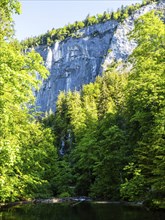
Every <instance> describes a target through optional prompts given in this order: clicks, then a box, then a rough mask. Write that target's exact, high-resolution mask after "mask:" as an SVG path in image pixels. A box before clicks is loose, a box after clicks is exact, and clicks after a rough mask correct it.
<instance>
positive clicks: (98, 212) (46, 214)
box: [0, 202, 165, 220]
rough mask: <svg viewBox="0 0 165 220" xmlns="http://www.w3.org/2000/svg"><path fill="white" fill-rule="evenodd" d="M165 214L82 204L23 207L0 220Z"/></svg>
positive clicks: (144, 219)
mask: <svg viewBox="0 0 165 220" xmlns="http://www.w3.org/2000/svg"><path fill="white" fill-rule="evenodd" d="M164 219H165V212H160V211H159V212H158V211H156V212H148V211H146V210H144V209H142V208H137V207H136V208H135V207H128V206H122V205H120V204H110V203H105V204H97V203H87V202H82V203H79V204H77V205H75V206H72V205H71V204H64V203H60V204H36V205H35V204H33V205H22V206H17V207H13V208H11V209H9V210H8V211H6V212H2V213H0V220H164Z"/></svg>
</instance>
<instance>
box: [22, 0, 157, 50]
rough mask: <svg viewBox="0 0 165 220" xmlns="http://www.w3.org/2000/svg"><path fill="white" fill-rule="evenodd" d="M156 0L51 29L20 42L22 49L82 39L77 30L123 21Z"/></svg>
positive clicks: (146, 0) (149, 0)
mask: <svg viewBox="0 0 165 220" xmlns="http://www.w3.org/2000/svg"><path fill="white" fill-rule="evenodd" d="M157 1H158V0H145V1H143V3H142V4H140V3H136V4H134V5H130V6H125V7H124V6H122V7H121V8H119V9H118V10H117V11H116V12H109V11H107V12H106V11H105V12H104V13H103V14H97V15H96V16H90V15H88V16H87V17H86V18H85V20H84V21H76V22H75V23H74V24H68V25H66V26H64V27H63V28H58V29H54V28H53V29H52V30H50V31H47V33H45V34H42V35H39V36H36V37H29V38H27V39H25V40H23V41H22V42H21V44H22V45H23V47H24V48H30V47H33V46H38V45H52V44H53V43H54V42H56V41H63V40H65V39H66V38H68V37H76V38H79V37H82V34H80V33H79V32H78V30H80V29H82V28H85V27H88V26H91V25H95V24H98V23H104V22H106V21H108V20H117V21H119V22H122V21H124V19H126V18H127V17H128V16H130V15H132V14H133V13H134V12H135V11H136V10H137V9H139V8H140V7H142V6H144V5H147V4H150V3H151V2H157Z"/></svg>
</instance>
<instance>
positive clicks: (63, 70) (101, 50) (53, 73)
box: [36, 2, 165, 112]
mask: <svg viewBox="0 0 165 220" xmlns="http://www.w3.org/2000/svg"><path fill="white" fill-rule="evenodd" d="M164 7H165V4H164V3H163V2H161V3H159V4H152V5H147V6H144V7H142V8H141V9H139V10H138V11H136V12H135V13H134V14H133V15H132V16H130V17H128V18H127V19H126V20H125V21H124V22H123V23H118V22H117V21H113V20H112V21H107V22H105V23H101V24H97V25H93V26H89V27H87V28H84V29H81V30H79V31H77V33H76V34H75V35H76V36H78V38H76V37H70V38H67V39H65V40H64V41H62V42H56V43H55V44H54V45H53V46H52V47H48V46H42V47H38V48H36V51H37V52H39V53H40V54H41V56H42V57H43V59H44V60H45V65H46V67H47V68H48V69H49V71H50V75H49V77H48V79H47V80H44V81H43V82H42V86H41V88H40V90H39V92H36V106H37V110H40V111H43V112H45V111H49V110H50V109H51V110H52V111H55V109H56V101H57V97H58V94H59V92H60V91H66V92H67V91H69V90H71V91H73V90H80V89H81V87H82V86H83V85H84V84H87V83H90V82H93V81H94V80H95V78H96V76H97V75H99V74H101V73H102V72H103V71H104V70H106V68H107V66H108V65H109V64H110V63H112V62H113V61H119V60H126V59H127V58H128V56H129V55H130V54H131V53H132V51H133V49H134V48H135V47H136V43H135V42H134V41H132V40H131V41H130V40H128V36H127V34H128V33H129V32H130V31H131V30H133V27H134V21H135V19H137V18H138V17H139V16H141V15H143V14H145V13H147V12H149V11H150V10H152V9H160V8H164Z"/></svg>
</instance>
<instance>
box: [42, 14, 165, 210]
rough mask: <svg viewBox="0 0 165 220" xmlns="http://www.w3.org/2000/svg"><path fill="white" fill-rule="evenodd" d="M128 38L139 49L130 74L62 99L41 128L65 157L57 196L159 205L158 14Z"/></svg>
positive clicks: (162, 135) (163, 102)
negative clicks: (49, 130)
mask: <svg viewBox="0 0 165 220" xmlns="http://www.w3.org/2000/svg"><path fill="white" fill-rule="evenodd" d="M151 24H152V25H151ZM130 37H132V38H135V39H136V40H137V42H138V47H137V48H136V49H135V50H134V52H133V54H132V55H131V57H130V58H129V60H130V62H131V63H132V65H133V68H132V70H131V71H130V73H124V70H123V73H122V74H120V73H118V72H116V71H115V67H113V68H111V69H109V70H107V71H106V72H105V73H104V74H103V76H102V77H100V76H99V77H97V79H96V81H95V82H94V83H90V84H89V85H85V86H84V87H83V89H82V91H81V92H78V91H74V92H68V93H66V94H65V93H64V92H61V94H60V95H59V98H58V102H57V110H56V113H55V115H51V116H49V117H47V118H46V119H45V125H46V126H51V127H52V130H53V131H54V133H55V135H56V145H57V147H58V149H59V150H60V149H62V150H63V153H64V155H63V154H62V155H61V158H60V163H61V164H63V165H62V166H61V167H60V168H59V169H60V170H61V171H60V173H59V175H60V176H61V174H62V176H61V178H62V179H60V177H59V179H56V180H57V182H58V181H61V182H62V183H63V188H61V185H60V184H59V185H58V187H59V188H58V191H59V192H60V193H64V191H63V190H65V192H66V193H67V194H70V195H75V194H76V195H90V196H92V197H93V198H104V199H119V198H123V199H125V200H129V201H148V202H149V203H150V205H151V204H154V205H158V206H163V204H164V202H165V201H164V198H165V188H164V186H165V184H164V183H165V179H164V178H165V176H164V169H165V161H164V158H165V148H164V146H165V130H164V126H165V99H164V97H165V90H164V88H165V74H164V64H165V63H164V62H165V53H164V50H165V44H164V43H165V42H164V39H165V27H164V23H163V22H162V21H161V19H160V15H156V14H155V12H154V11H152V12H150V13H148V14H147V15H144V16H142V17H140V18H139V19H138V20H137V21H136V22H135V29H134V31H133V32H132V33H131V36H130ZM68 178H69V179H68ZM61 182H60V183H61Z"/></svg>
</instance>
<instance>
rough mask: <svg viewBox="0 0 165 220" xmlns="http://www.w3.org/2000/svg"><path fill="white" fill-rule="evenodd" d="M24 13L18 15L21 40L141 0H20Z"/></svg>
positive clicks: (18, 33)
mask: <svg viewBox="0 0 165 220" xmlns="http://www.w3.org/2000/svg"><path fill="white" fill-rule="evenodd" d="M20 2H21V4H22V14H21V15H15V16H14V21H15V30H16V38H18V39H19V40H22V39H25V38H27V37H31V36H37V35H39V34H44V33H45V32H47V30H51V29H52V28H59V27H63V26H64V25H66V24H68V23H74V21H81V20H83V19H85V17H86V16H87V15H88V14H90V15H96V14H97V13H103V12H104V11H107V10H109V11H111V10H116V9H117V8H119V7H120V6H121V5H130V4H132V3H136V2H139V3H141V2H142V1H141V0H83V1H81V0H73V1H71V0H65V1H64V0H61V1H57V0H52V1H49V0H23V1H22V0H21V1H20Z"/></svg>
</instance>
